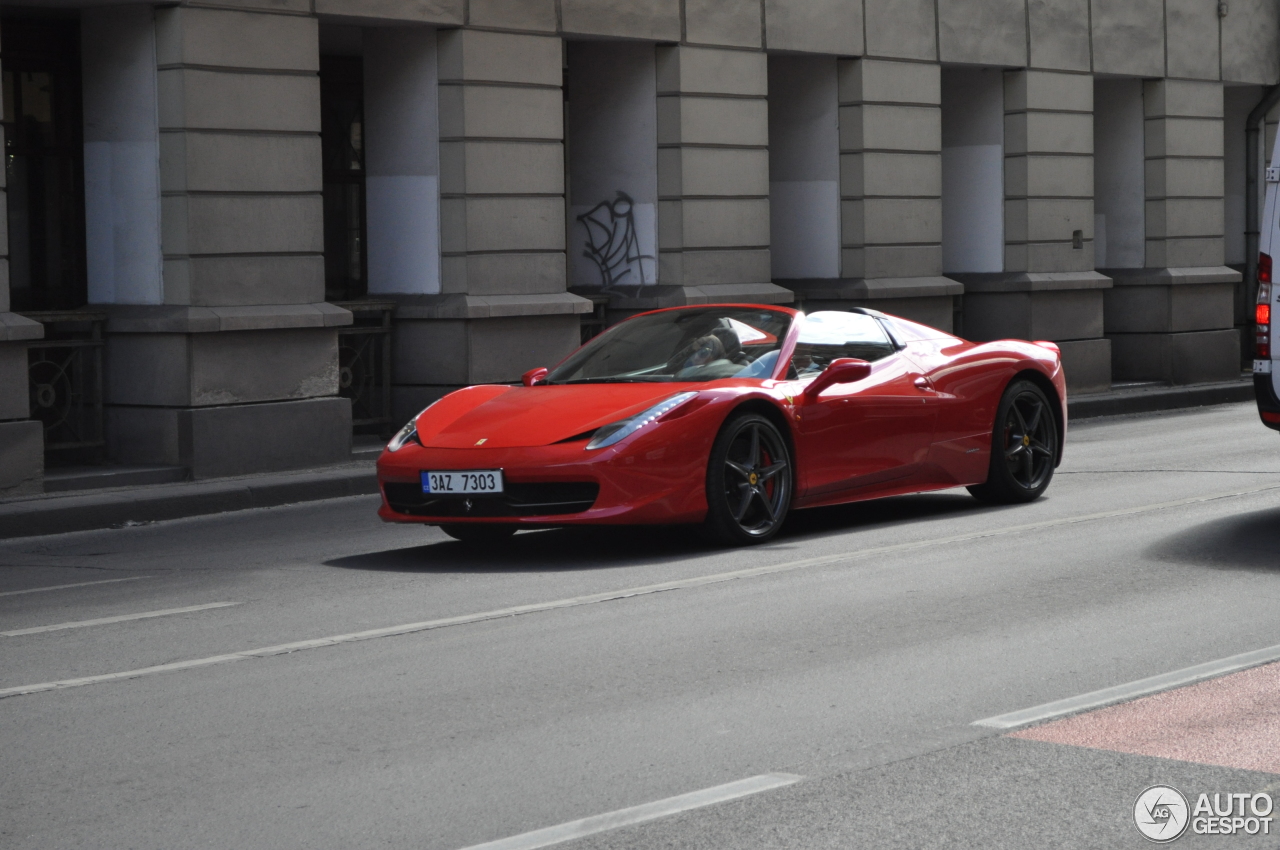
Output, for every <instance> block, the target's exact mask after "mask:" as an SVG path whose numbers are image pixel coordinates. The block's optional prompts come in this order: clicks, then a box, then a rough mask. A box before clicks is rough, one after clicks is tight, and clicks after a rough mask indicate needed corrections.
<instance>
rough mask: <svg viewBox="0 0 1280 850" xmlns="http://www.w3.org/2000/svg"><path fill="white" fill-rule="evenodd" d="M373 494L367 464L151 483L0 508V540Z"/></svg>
mask: <svg viewBox="0 0 1280 850" xmlns="http://www.w3.org/2000/svg"><path fill="white" fill-rule="evenodd" d="M377 492H378V479H377V478H376V477H375V475H374V471H373V464H371V463H370V464H367V465H361V467H360V468H356V469H352V468H350V467H348V468H344V469H337V470H325V471H323V472H315V471H312V472H303V473H296V474H283V475H279V474H278V475H272V476H262V477H258V478H240V479H236V480H231V481H214V482H205V481H201V482H184V483H180V484H154V485H149V486H146V487H137V488H133V487H130V488H119V489H114V490H104V491H101V492H96V493H85V492H81V493H78V494H73V495H66V496H63V495H57V494H51V495H49V496H46V497H43V498H34V499H28V500H25V501H20V502H9V503H6V504H0V539H8V538H15V537H33V536H36V535H40V534H64V533H66V532H69V531H90V530H93V529H101V528H113V527H120V526H124V525H132V524H142V523H149V522H159V521H161V520H168V519H181V518H183V517H192V516H203V515H206V514H218V513H224V512H226V511H242V510H247V509H249V508H270V507H278V506H280V505H289V504H296V503H298V502H312V501H318V500H320V499H337V498H342V497H344V496H366V495H372V494H374V493H377Z"/></svg>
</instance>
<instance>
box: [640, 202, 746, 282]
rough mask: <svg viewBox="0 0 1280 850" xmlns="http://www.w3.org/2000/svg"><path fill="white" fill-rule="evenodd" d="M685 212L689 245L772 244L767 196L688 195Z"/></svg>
mask: <svg viewBox="0 0 1280 850" xmlns="http://www.w3.org/2000/svg"><path fill="white" fill-rule="evenodd" d="M681 212H682V216H683V219H684V220H683V234H684V239H683V243H682V244H683V246H684V247H686V248H736V247H741V246H760V247H766V246H768V244H769V200H768V199H767V198H759V199H749V200H748V199H738V200H711V199H685V200H684V201H683V202H682V210H681ZM664 247H665V243H664ZM695 285H696V284H695Z"/></svg>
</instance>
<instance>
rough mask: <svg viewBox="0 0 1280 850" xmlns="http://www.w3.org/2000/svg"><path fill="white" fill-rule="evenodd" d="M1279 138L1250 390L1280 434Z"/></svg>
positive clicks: (1262, 235)
mask: <svg viewBox="0 0 1280 850" xmlns="http://www.w3.org/2000/svg"><path fill="white" fill-rule="evenodd" d="M1278 189H1280V136H1278V137H1277V138H1276V146H1275V150H1273V151H1272V152H1271V166H1270V167H1269V168H1267V202H1266V206H1265V207H1264V208H1263V213H1262V226H1261V227H1260V228H1259V230H1260V232H1259V234H1258V251H1259V254H1258V306H1257V308H1256V309H1257V313H1256V315H1255V319H1254V321H1255V326H1256V329H1257V336H1256V338H1255V340H1254V355H1253V356H1254V361H1253V388H1254V393H1255V395H1256V396H1257V399H1258V415H1259V416H1261V417H1262V422H1263V424H1264V425H1266V426H1267V427H1268V428H1274V429H1275V430H1277V431H1280V369H1278V368H1276V361H1277V360H1280V339H1277V338H1276V337H1275V334H1273V333H1272V330H1271V314H1272V312H1273V311H1274V310H1276V308H1277V307H1280V286H1277V285H1276V284H1274V283H1273V282H1272V277H1271V258H1272V257H1275V256H1277V254H1280V210H1277V208H1276V206H1277V204H1280V197H1277V195H1280V192H1277V190H1278Z"/></svg>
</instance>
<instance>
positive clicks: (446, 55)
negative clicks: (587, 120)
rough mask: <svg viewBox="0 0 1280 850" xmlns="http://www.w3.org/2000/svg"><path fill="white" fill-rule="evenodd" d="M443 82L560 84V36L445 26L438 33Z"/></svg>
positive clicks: (561, 72) (561, 48)
mask: <svg viewBox="0 0 1280 850" xmlns="http://www.w3.org/2000/svg"><path fill="white" fill-rule="evenodd" d="M438 44H439V50H440V54H439V63H440V80H441V82H459V81H463V82H487V83H524V84H530V85H544V86H555V87H557V88H558V87H559V86H560V83H561V79H562V76H563V70H562V67H561V65H562V58H563V46H562V43H561V41H560V39H558V38H548V37H545V36H537V35H520V34H514V33H501V32H486V31H484V30H471V29H458V30H446V31H444V32H442V33H440V35H439V36H438Z"/></svg>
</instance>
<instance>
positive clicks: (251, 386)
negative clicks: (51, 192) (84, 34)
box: [86, 7, 351, 478]
mask: <svg viewBox="0 0 1280 850" xmlns="http://www.w3.org/2000/svg"><path fill="white" fill-rule="evenodd" d="M148 11H149V10H148ZM154 15H155V19H154V29H151V27H150V26H148V25H147V21H146V20H145V19H142V18H139V16H138V15H137V13H136V12H134V11H132V10H128V9H124V8H121V9H114V10H103V13H102V14H101V15H100V16H98V15H95V16H92V17H91V18H88V19H87V20H88V21H89V22H90V23H91V25H92V26H94V27H99V28H101V31H102V32H104V33H113V34H114V35H113V36H112V43H113V45H114V47H113V48H112V54H111V57H112V58H110V60H109V61H103V62H102V63H101V67H100V68H99V73H101V75H102V77H101V79H99V80H97V81H96V82H95V85H94V86H90V87H86V96H87V100H86V115H89V116H94V115H97V116H103V117H105V118H109V117H110V113H111V106H110V104H112V103H116V104H128V105H130V106H129V108H130V109H131V110H134V111H136V113H137V115H138V116H140V117H139V119H138V120H139V121H142V120H143V117H145V115H146V114H147V113H148V112H149V111H148V110H147V109H145V104H143V103H141V101H140V99H142V98H144V97H145V95H144V94H143V92H144V90H146V89H147V87H148V86H150V85H154V87H155V92H156V94H155V101H154V102H156V103H157V107H156V109H155V110H154V112H151V113H150V114H154V115H156V116H158V135H159V189H160V216H159V218H160V244H161V250H162V252H163V267H162V271H161V273H160V275H159V277H158V278H157V277H156V276H155V275H154V273H153V272H152V271H151V269H152V267H153V264H154V261H153V259H151V257H153V256H154V255H153V253H152V252H151V251H150V246H149V245H147V244H146V240H147V238H148V236H147V234H148V233H149V232H150V231H149V228H151V227H152V224H151V222H152V221H153V213H152V210H153V205H154V198H153V196H152V195H151V193H150V191H149V190H148V189H147V188H146V184H145V174H146V173H147V166H146V162H145V160H146V158H147V157H146V154H145V152H144V149H145V148H146V146H147V145H148V144H149V142H148V140H147V139H146V138H143V136H145V135H146V132H144V129H145V121H143V123H142V125H139V126H132V127H123V126H118V127H115V128H114V129H113V128H112V127H111V126H109V125H110V121H108V122H107V123H106V124H102V125H100V126H99V129H98V130H96V131H94V134H90V135H87V142H88V144H89V145H99V146H100V148H99V149H97V152H96V153H95V152H94V150H93V149H91V150H89V151H87V156H86V160H87V161H93V162H95V163H97V165H95V167H94V168H93V169H92V170H91V171H90V172H89V174H87V176H89V175H98V177H97V178H94V179H95V183H94V184H93V185H94V186H96V187H97V188H92V189H91V194H90V200H91V204H90V207H91V209H96V210H97V211H96V213H94V214H95V215H96V216H97V219H96V220H95V222H94V223H93V224H91V225H90V228H89V232H90V234H95V233H96V234H99V235H98V236H97V237H96V238H95V237H92V236H91V238H90V240H89V251H90V254H89V268H90V269H97V270H98V272H97V273H96V276H95V277H94V278H93V279H92V280H93V281H96V283H91V289H90V293H91V296H92V297H93V298H94V299H95V300H96V301H98V302H99V303H102V304H104V305H105V306H106V307H107V310H108V316H109V318H108V322H107V334H108V336H107V355H106V360H107V382H106V383H107V439H108V450H109V452H110V454H111V456H112V457H113V458H114V459H116V460H118V461H122V462H133V463H163V464H175V465H182V466H186V467H187V468H188V469H190V471H191V473H192V475H193V476H194V477H196V478H204V477H210V476H216V475H231V474H238V473H246V472H261V471H268V470H273V469H288V468H297V467H306V466H315V465H320V464H325V463H331V462H336V461H341V460H344V459H346V458H347V457H349V451H350V440H351V408H350V402H349V401H348V400H346V399H342V398H339V397H338V396H337V390H338V362H337V336H336V330H335V327H336V326H338V325H342V324H349V323H350V321H351V316H350V314H349V313H348V312H347V311H345V310H341V309H339V308H336V307H333V306H331V305H329V304H326V303H324V266H323V257H322V251H323V225H322V200H321V167H320V138H319V130H320V110H319V80H318V77H317V70H318V67H319V56H318V49H317V33H316V21H315V20H314V19H311V18H305V17H298V16H294V15H274V14H262V13H257V12H244V11H230V10H216V9H204V8H194V7H190V8H166V9H159V10H156V11H155V12H154ZM151 33H154V36H152V35H151ZM150 68H155V69H156V72H155V74H154V77H152V75H151V74H150V73H147V71H148V70H149V69H150ZM135 135H137V136H138V138H134V136H135ZM104 176H109V178H110V179H109V181H108V182H107V183H103V182H102V180H101V179H100V178H103V177H104ZM118 177H129V179H127V180H126V179H117V178H118ZM95 198H96V200H94V199H95ZM108 208H110V209H112V210H113V212H112V214H111V217H110V225H109V226H108V224H107V222H106V221H104V216H105V215H106V213H105V212H104V211H105V210H106V209H108ZM150 238H154V237H150ZM126 248H127V249H128V250H125V249H126ZM131 252H132V253H131ZM108 281H110V283H108Z"/></svg>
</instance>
